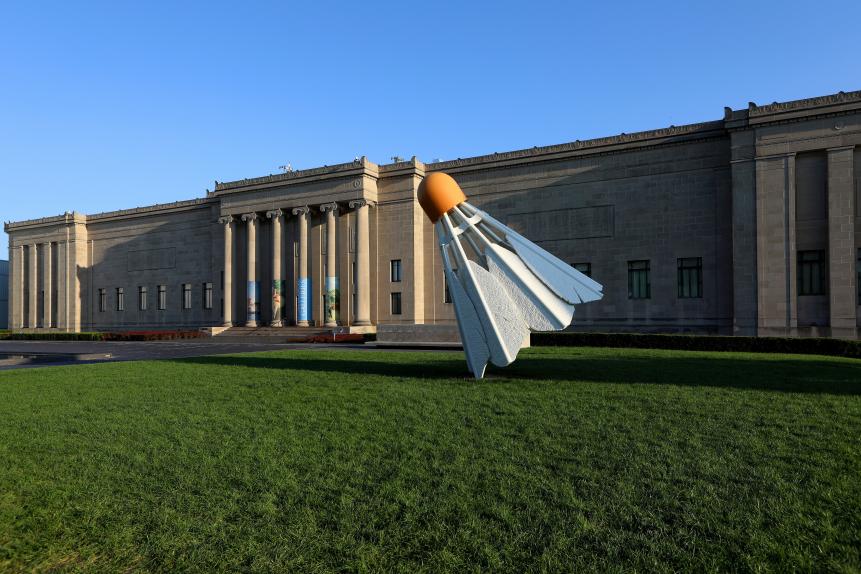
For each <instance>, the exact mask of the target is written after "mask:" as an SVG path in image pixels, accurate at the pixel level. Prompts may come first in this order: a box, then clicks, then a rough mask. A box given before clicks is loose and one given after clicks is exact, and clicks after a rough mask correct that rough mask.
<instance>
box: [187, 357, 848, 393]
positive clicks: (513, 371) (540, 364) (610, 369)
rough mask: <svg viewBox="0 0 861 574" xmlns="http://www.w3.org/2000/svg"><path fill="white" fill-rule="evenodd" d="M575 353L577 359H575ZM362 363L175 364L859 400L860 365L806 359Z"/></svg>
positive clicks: (220, 360)
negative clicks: (478, 372)
mask: <svg viewBox="0 0 861 574" xmlns="http://www.w3.org/2000/svg"><path fill="white" fill-rule="evenodd" d="M575 352H576V351H575ZM368 355H369V356H368V357H367V358H354V357H350V358H336V357H325V356H321V357H320V358H319V359H318V358H308V357H307V356H305V357H291V356H289V355H287V356H283V355H282V356H259V355H214V356H205V357H192V358H184V359H173V360H175V361H178V362H183V363H195V364H200V365H222V366H240V367H249V368H255V369H276V370H296V371H305V372H307V371H313V372H317V373H319V374H320V376H325V374H326V373H342V374H354V375H360V374H365V375H375V376H381V377H387V378H398V379H421V380H425V381H428V382H439V383H445V384H449V383H457V384H463V383H478V384H498V383H501V382H504V383H516V382H517V381H533V382H536V381H544V382H548V383H556V384H568V383H571V384H582V383H610V384H643V385H674V386H685V387H702V388H732V389H742V390H756V391H777V392H793V393H818V394H831V395H861V361H858V362H857V364H856V362H854V361H853V362H851V363H846V362H832V361H828V360H817V359H810V358H804V359H802V358H799V359H798V360H793V359H771V358H769V359H766V358H763V359H762V360H758V359H756V358H749V357H745V358H737V357H732V356H726V357H695V356H692V357H689V358H688V357H679V356H665V357H664V356H649V357H620V356H618V355H612V356H607V357H595V356H592V355H589V354H584V355H583V356H574V357H552V356H541V355H540V354H539V355H525V356H522V357H520V358H519V359H518V360H517V361H516V362H515V363H514V364H512V365H510V366H508V367H506V368H497V367H493V366H492V365H491V366H488V370H487V374H486V378H485V379H484V380H483V381H480V382H479V381H473V379H472V377H471V376H470V374H469V373H468V371H467V369H466V364H465V362H464V361H463V359H461V358H455V359H453V358H451V355H444V356H440V355H437V354H436V353H427V359H428V360H427V362H425V363H422V364H421V365H419V366H417V365H416V364H414V363H400V362H396V361H386V360H381V357H380V356H379V355H378V354H377V353H376V352H375V353H373V356H371V354H370V353H369V354H368Z"/></svg>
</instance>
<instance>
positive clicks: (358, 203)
mask: <svg viewBox="0 0 861 574" xmlns="http://www.w3.org/2000/svg"><path fill="white" fill-rule="evenodd" d="M347 205H349V206H350V207H351V208H352V209H357V208H359V207H365V206H368V207H374V206H375V205H376V203H375V202H373V201H371V200H370V199H365V198H364V197H363V198H361V199H351V200H350V202H349V203H348V204H347Z"/></svg>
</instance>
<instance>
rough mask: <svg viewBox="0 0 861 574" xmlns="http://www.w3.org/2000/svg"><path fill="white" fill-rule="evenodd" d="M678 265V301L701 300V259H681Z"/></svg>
mask: <svg viewBox="0 0 861 574" xmlns="http://www.w3.org/2000/svg"><path fill="white" fill-rule="evenodd" d="M678 263H679V271H678V280H679V299H702V296H703V258H702V257H683V258H681V259H679V260H678Z"/></svg>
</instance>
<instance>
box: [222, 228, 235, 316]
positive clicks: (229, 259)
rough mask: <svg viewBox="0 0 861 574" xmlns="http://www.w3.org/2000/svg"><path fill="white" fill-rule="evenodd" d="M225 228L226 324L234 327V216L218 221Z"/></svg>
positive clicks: (224, 292)
mask: <svg viewBox="0 0 861 574" xmlns="http://www.w3.org/2000/svg"><path fill="white" fill-rule="evenodd" d="M218 222H219V223H220V224H221V225H223V226H224V290H223V294H222V297H224V323H223V325H224V326H225V327H232V326H233V216H232V215H227V216H225V217H221V218H219V219H218Z"/></svg>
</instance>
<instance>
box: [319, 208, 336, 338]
mask: <svg viewBox="0 0 861 574" xmlns="http://www.w3.org/2000/svg"><path fill="white" fill-rule="evenodd" d="M320 211H322V212H323V213H325V214H326V285H325V294H326V309H324V314H323V316H324V321H325V326H326V327H337V326H338V314H339V309H338V307H339V306H340V299H341V289H340V286H339V285H338V264H337V257H336V254H337V245H338V243H337V236H336V231H335V230H336V228H337V218H336V214H337V212H338V204H337V203H326V204H324V205H321V206H320Z"/></svg>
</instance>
